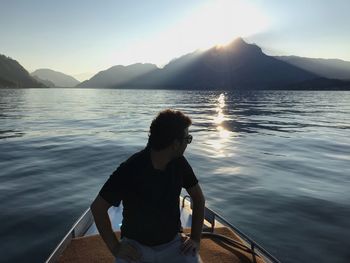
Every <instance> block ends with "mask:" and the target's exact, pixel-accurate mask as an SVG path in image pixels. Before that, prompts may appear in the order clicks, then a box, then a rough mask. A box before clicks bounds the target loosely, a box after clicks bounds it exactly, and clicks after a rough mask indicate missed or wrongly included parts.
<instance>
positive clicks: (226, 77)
mask: <svg viewBox="0 0 350 263" xmlns="http://www.w3.org/2000/svg"><path fill="white" fill-rule="evenodd" d="M117 68H118V69H120V70H118V71H117V70H116V69H117ZM135 68H137V70H135ZM121 69H123V70H121ZM126 73H127V74H128V78H124V77H123V76H122V74H126ZM139 73H141V74H139ZM105 76H108V83H106V79H104V78H103V77H105ZM317 77H318V75H316V74H314V73H311V72H308V71H305V70H303V69H300V68H298V67H296V66H293V65H290V64H288V63H286V62H283V61H280V60H278V59H276V58H273V57H271V56H267V55H265V54H264V53H263V52H262V50H261V48H259V47H258V46H257V45H254V44H247V43H246V42H245V41H244V40H243V39H242V38H238V39H236V40H235V41H233V42H232V43H231V44H229V45H228V46H225V47H213V48H211V49H209V50H207V51H204V52H199V51H197V52H193V53H190V54H187V55H184V56H182V57H180V58H178V59H174V60H172V61H170V62H169V63H168V64H167V65H166V66H165V67H164V68H162V69H159V68H157V67H156V66H155V65H152V64H134V65H130V66H126V67H122V68H120V66H115V67H112V68H110V69H108V70H106V71H103V72H100V73H99V74H97V75H96V76H95V77H93V78H92V79H91V80H89V81H85V82H84V83H83V84H84V85H79V86H78V87H93V88H99V87H101V88H107V87H108V88H165V89H214V90H215V89H218V90H219V89H220V90H221V89H226V90H229V89H267V88H278V87H280V88H283V87H285V86H287V85H290V84H293V83H297V82H302V81H306V80H310V79H314V78H317ZM92 80H94V82H91V81H92ZM107 84H108V85H107Z"/></svg>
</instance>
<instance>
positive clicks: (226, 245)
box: [46, 196, 279, 263]
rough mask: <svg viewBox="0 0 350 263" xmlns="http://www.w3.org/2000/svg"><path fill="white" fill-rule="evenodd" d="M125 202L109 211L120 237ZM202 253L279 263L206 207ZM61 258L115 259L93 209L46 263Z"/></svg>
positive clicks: (233, 262)
mask: <svg viewBox="0 0 350 263" xmlns="http://www.w3.org/2000/svg"><path fill="white" fill-rule="evenodd" d="M186 197H189V196H185V197H181V198H180V200H181V201H182V202H181V203H182V204H180V212H181V214H180V215H181V217H180V218H181V223H182V227H183V232H184V233H185V234H188V235H189V234H190V232H191V222H192V203H191V202H190V201H188V200H186ZM122 211H123V206H122V203H121V205H120V206H119V207H111V208H110V209H109V210H108V214H109V217H110V220H111V224H112V228H113V231H114V233H115V235H116V236H117V237H118V239H120V226H121V223H122V219H123V218H122ZM199 254H200V256H201V258H202V261H203V263H211V262H213V263H219V262H222V263H226V262H227V263H228V262H230V263H240V262H256V263H271V262H273V263H278V262H279V261H278V260H277V259H275V258H274V257H273V256H271V255H270V254H269V253H268V252H267V251H266V250H264V249H263V248H262V247H261V246H259V245H258V244H257V243H256V242H254V241H252V240H251V239H250V238H249V237H247V236H246V235H244V234H243V233H242V232H241V231H239V230H238V229H237V228H236V227H234V226H233V225H231V224H229V223H228V222H227V221H226V220H225V219H224V218H222V217H221V216H219V215H218V214H216V213H215V212H213V211H212V210H210V209H208V208H205V220H204V225H203V232H202V237H201V247H200V250H199ZM52 262H59V263H68V262H70V263H71V262H74V263H79V262H84V263H89V262H91V263H92V262H102V263H103V262H109V263H113V262H114V257H113V255H112V254H111V253H110V251H109V250H108V248H107V246H106V244H105V243H104V241H103V240H102V238H101V236H100V235H99V233H98V230H97V228H96V225H95V223H94V220H93V216H92V214H91V211H90V209H88V210H86V212H85V213H84V214H83V215H82V216H81V217H80V218H79V219H78V220H77V222H76V223H75V224H74V225H73V227H72V229H71V230H70V231H69V232H68V234H67V235H66V236H65V237H64V238H63V240H62V241H61V243H60V244H59V245H58V246H57V248H56V249H55V250H54V252H53V253H52V254H51V255H50V257H49V259H48V260H47V261H46V263H52Z"/></svg>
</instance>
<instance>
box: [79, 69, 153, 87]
mask: <svg viewBox="0 0 350 263" xmlns="http://www.w3.org/2000/svg"><path fill="white" fill-rule="evenodd" d="M155 70H158V68H157V66H156V65H154V64H149V63H146V64H142V63H137V64H132V65H129V66H120V65H119V66H114V67H111V68H109V69H107V70H104V71H100V72H99V73H97V74H96V75H95V76H93V77H92V78H91V79H89V80H86V81H83V82H82V83H80V84H79V85H77V86H76V87H77V88H112V87H114V86H116V85H123V84H125V83H129V82H132V81H133V80H134V79H135V78H137V77H140V76H143V75H145V74H148V73H150V72H152V71H155Z"/></svg>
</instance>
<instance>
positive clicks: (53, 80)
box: [31, 69, 80, 88]
mask: <svg viewBox="0 0 350 263" xmlns="http://www.w3.org/2000/svg"><path fill="white" fill-rule="evenodd" d="M31 75H32V76H35V77H37V80H38V81H41V82H43V83H44V84H45V85H47V86H49V87H64V88H71V87H75V86H76V85H78V84H79V83H80V81H78V80H76V79H75V78H73V77H72V76H69V75H67V74H64V73H62V72H58V71H54V70H52V69H37V70H35V71H34V72H32V73H31ZM52 84H54V86H52Z"/></svg>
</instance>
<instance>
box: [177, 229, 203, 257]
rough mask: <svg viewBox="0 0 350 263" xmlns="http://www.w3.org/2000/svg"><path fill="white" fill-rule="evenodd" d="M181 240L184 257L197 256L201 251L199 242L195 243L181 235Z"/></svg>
mask: <svg viewBox="0 0 350 263" xmlns="http://www.w3.org/2000/svg"><path fill="white" fill-rule="evenodd" d="M181 240H182V245H181V248H180V250H181V253H182V254H184V255H191V254H192V256H195V254H196V252H198V251H199V247H200V243H199V242H198V241H195V240H193V239H191V238H189V237H188V236H186V235H185V234H181Z"/></svg>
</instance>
